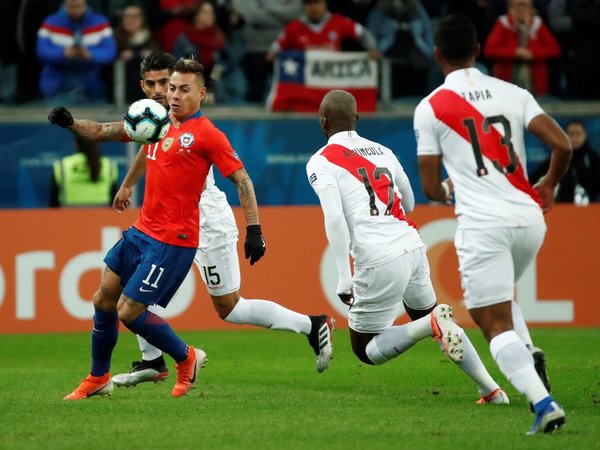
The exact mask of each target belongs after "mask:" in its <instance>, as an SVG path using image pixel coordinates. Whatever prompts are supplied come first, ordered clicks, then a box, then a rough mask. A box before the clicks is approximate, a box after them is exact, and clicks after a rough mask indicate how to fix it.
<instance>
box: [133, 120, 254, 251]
mask: <svg viewBox="0 0 600 450" xmlns="http://www.w3.org/2000/svg"><path fill="white" fill-rule="evenodd" d="M145 149H146V152H147V153H146V188H145V191H144V204H143V205H142V211H141V213H140V215H139V217H138V219H137V221H136V222H135V224H134V227H135V228H137V229H138V230H140V231H142V232H144V233H145V234H147V235H149V236H151V237H153V238H154V239H156V240H158V241H160V242H164V243H166V244H171V245H177V246H180V247H198V242H199V237H198V230H199V225H200V214H199V207H198V202H199V201H200V195H201V193H202V187H203V186H204V183H205V181H206V176H207V174H208V170H209V169H210V166H211V164H214V165H215V166H216V167H217V169H219V172H221V175H223V176H224V177H228V176H229V175H231V174H232V173H233V172H235V171H236V170H238V169H242V168H243V167H244V166H243V164H242V162H241V161H240V159H239V158H238V156H237V154H236V152H235V151H234V150H233V148H232V147H231V144H230V143H229V140H228V139H227V137H226V136H225V134H224V133H223V132H222V131H221V130H219V129H218V128H217V127H215V126H214V125H213V123H212V122H211V121H210V120H209V119H208V118H207V117H205V116H203V115H202V113H201V112H197V113H196V114H194V115H193V116H191V117H190V118H188V119H186V120H185V121H184V122H182V123H181V125H180V126H179V128H176V127H174V126H173V125H171V127H170V128H169V132H168V133H167V135H166V136H165V137H164V138H163V139H162V140H161V141H160V142H158V143H156V144H153V145H147V146H145Z"/></svg>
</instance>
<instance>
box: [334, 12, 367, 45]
mask: <svg viewBox="0 0 600 450" xmlns="http://www.w3.org/2000/svg"><path fill="white" fill-rule="evenodd" d="M335 21H336V28H337V29H338V30H339V32H340V35H341V36H343V37H347V38H352V39H358V37H359V36H360V35H361V33H362V25H361V24H359V23H358V22H354V21H353V20H352V19H350V18H349V17H344V16H341V15H339V14H336V15H335Z"/></svg>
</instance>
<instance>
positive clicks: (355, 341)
mask: <svg viewBox="0 0 600 450" xmlns="http://www.w3.org/2000/svg"><path fill="white" fill-rule="evenodd" d="M373 336H375V335H374V334H369V333H359V332H357V331H354V330H352V329H351V330H350V343H351V344H352V351H353V352H354V354H355V355H356V356H357V357H358V359H360V360H361V361H362V362H364V363H365V364H369V365H374V363H373V361H371V360H370V359H369V357H368V356H367V344H368V343H369V342H370V341H371V339H373Z"/></svg>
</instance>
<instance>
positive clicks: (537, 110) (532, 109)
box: [524, 90, 545, 128]
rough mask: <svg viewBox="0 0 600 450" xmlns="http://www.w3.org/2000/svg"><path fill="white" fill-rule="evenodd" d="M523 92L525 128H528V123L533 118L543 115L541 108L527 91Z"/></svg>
mask: <svg viewBox="0 0 600 450" xmlns="http://www.w3.org/2000/svg"><path fill="white" fill-rule="evenodd" d="M524 92H525V94H524V95H525V111H524V118H525V128H527V127H528V126H529V122H531V121H532V120H533V118H534V117H536V116H539V115H540V114H545V112H544V110H543V109H542V107H541V106H540V105H539V103H538V102H537V100H536V99H535V98H534V97H533V95H531V93H530V92H529V91H526V90H524Z"/></svg>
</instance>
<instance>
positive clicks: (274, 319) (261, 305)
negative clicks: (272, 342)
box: [225, 297, 312, 336]
mask: <svg viewBox="0 0 600 450" xmlns="http://www.w3.org/2000/svg"><path fill="white" fill-rule="evenodd" d="M225 321H226V322H229V323H236V324H239V325H256V326H259V327H265V328H270V329H273V330H286V331H294V332H296V333H302V334H304V335H307V336H308V334H309V333H310V330H311V328H312V322H311V321H310V317H308V316H307V315H305V314H300V313H297V312H295V311H291V310H289V309H287V308H284V307H283V306H281V305H279V304H277V303H275V302H271V301H268V300H254V299H245V298H242V297H240V299H239V301H238V302H237V304H236V305H235V307H234V308H233V310H232V311H231V312H230V313H229V315H228V316H227V317H226V318H225Z"/></svg>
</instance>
